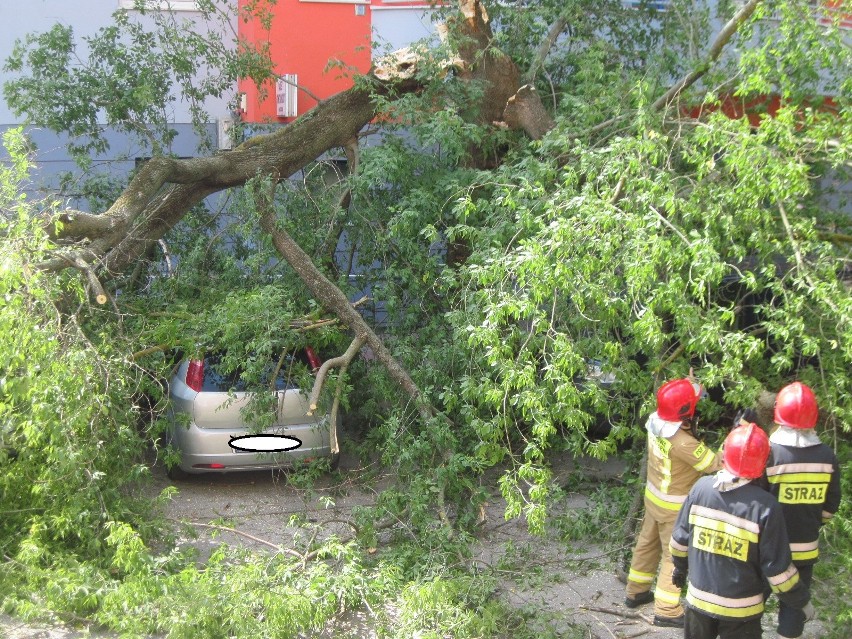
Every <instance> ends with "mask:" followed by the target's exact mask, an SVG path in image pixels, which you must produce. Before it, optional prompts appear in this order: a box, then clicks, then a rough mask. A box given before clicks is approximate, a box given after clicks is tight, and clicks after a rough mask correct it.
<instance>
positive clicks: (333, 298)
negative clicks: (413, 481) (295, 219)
mask: <svg viewBox="0 0 852 639" xmlns="http://www.w3.org/2000/svg"><path fill="white" fill-rule="evenodd" d="M274 189H275V184H274V183H273V184H272V185H271V188H270V192H269V193H268V194H263V195H258V196H257V197H256V204H257V209H258V212H259V213H260V225H261V228H263V230H264V231H265V232H267V233H269V235H270V236H271V237H272V242H273V244H274V245H275V248H276V249H277V250H278V252H279V253H280V254H281V256H282V257H283V258H284V259H285V260H287V263H288V264H289V265H290V266H291V267H292V268H293V270H294V271H296V273H297V274H298V276H299V278H300V279H301V280H302V281H303V282H304V283H305V285H306V286H307V287H308V289H309V290H310V291H311V294H312V295H313V296H314V298H315V299H316V300H317V301H318V302H319V303H320V304H322V305H323V306H324V307H325V308H326V309H328V310H329V311H330V312H332V313H334V314H335V315H337V317H339V318H340V320H341V321H342V322H343V323H345V324H346V325H347V326H348V327H349V328H350V330H352V331H353V332H354V333H355V335H356V337H358V338H359V339H362V340H363V341H364V342H366V343H367V345H368V346H369V347H370V348H371V349H373V352H374V353H375V354H376V358H377V359H378V360H379V361H380V362H381V363H382V364H383V365H384V366H385V367H386V368H387V370H388V373H389V374H390V376H391V378H393V379H394V381H396V382H397V383H398V384H399V385H400V387H401V388H402V390H403V391H405V393H406V394H407V395H408V396H409V397H411V399H412V400H414V402H415V403H416V405H417V409H418V411H419V412H420V414H421V416H422V417H424V418H427V419H428V418H430V417H432V415H434V414H435V409H434V408H433V407H432V406H431V405H430V404H429V402H428V400H427V399H426V398H425V397H424V395H423V393H422V392H421V391H420V389H419V388H418V387H417V384H415V383H414V380H412V379H411V377H410V376H409V375H408V372H407V371H406V370H405V368H404V367H403V366H402V365H401V364H400V363H399V362H397V361H396V358H394V356H393V354H392V353H391V352H390V350H389V349H388V347H387V346H385V343H384V342H383V341H382V340H381V338H379V336H378V335H376V333H375V332H374V331H373V329H372V328H370V326H369V324H367V322H365V321H364V318H363V317H361V315H360V314H359V313H358V311H356V310H355V309H354V308H353V307H352V304H351V303H350V302H349V300H348V299H347V297H346V295H344V294H343V291H341V290H340V289H339V288H337V286H335V285H334V283H333V282H331V280H329V279H328V278H327V277H326V276H325V275H323V274H322V272H321V271H320V270H319V269H318V268H317V267H316V266H314V263H313V262H312V261H311V258H310V256H309V255H308V254H307V253H305V252H304V251H303V250H302V248H301V247H300V246H299V245H298V244H296V242H295V241H294V240H293V238H291V237H290V235H289V234H288V233H287V232H286V231H284V230H283V229H281V228H279V227H278V224H277V219H276V215H275V209H274V208H273V206H272V201H273V198H272V195H273V193H274Z"/></svg>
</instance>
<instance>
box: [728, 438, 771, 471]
mask: <svg viewBox="0 0 852 639" xmlns="http://www.w3.org/2000/svg"><path fill="white" fill-rule="evenodd" d="M768 457H769V437H767V436H766V433H765V432H763V429H761V428H760V426H758V425H757V424H746V425H744V426H737V427H736V428H735V429H733V430H732V431H731V432H730V433H728V436H727V437H726V438H725V448H724V451H723V452H722V464H723V466H724V467H725V470H727V471H728V472H729V473H731V474H733V475H736V476H737V477H742V478H744V479H757V478H758V477H760V476H761V475H762V474H763V471H764V469H765V468H766V460H767V458H768Z"/></svg>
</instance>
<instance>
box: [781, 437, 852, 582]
mask: <svg viewBox="0 0 852 639" xmlns="http://www.w3.org/2000/svg"><path fill="white" fill-rule="evenodd" d="M764 485H765V486H766V487H768V490H769V492H771V493H772V494H773V495H775V497H776V498H777V499H778V501H779V502H780V503H781V508H782V510H783V512H784V520H785V522H786V525H787V536H788V537H789V539H790V550H791V552H792V554H793V561H794V562H795V563H797V564H803V565H807V564H813V563H816V562H817V560H818V559H819V529H820V526H822V525H823V524H825V523H827V522H828V521H829V520H830V519H831V518H832V517H833V516H834V513H836V512H837V509H838V508H839V507H840V472H839V467H838V462H837V457H836V456H835V454H834V451H833V450H832V449H831V448H829V447H828V446H826V445H825V444H817V445H815V446H807V447H804V448H797V447H794V446H785V445H782V444H777V443H774V442H772V443H771V448H770V452H769V460H768V461H767V462H766V483H765V484H764Z"/></svg>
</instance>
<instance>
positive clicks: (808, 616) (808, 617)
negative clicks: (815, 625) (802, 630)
mask: <svg viewBox="0 0 852 639" xmlns="http://www.w3.org/2000/svg"><path fill="white" fill-rule="evenodd" d="M802 612H803V613H805V621H813V619H814V617H816V610H814V605H813V604H812V603H811V602H810V601H809V602H808V603H806V604H805V607H804V608H802Z"/></svg>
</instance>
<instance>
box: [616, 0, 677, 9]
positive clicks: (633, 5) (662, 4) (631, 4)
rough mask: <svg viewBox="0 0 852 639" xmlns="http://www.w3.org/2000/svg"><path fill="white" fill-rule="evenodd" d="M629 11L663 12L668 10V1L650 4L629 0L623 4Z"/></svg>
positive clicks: (645, 0)
mask: <svg viewBox="0 0 852 639" xmlns="http://www.w3.org/2000/svg"><path fill="white" fill-rule="evenodd" d="M625 4H626V5H627V7H628V8H629V9H643V8H644V9H653V10H654V11H665V10H666V9H668V8H669V0H662V1H660V2H651V1H650V0H630V1H628V2H625Z"/></svg>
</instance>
